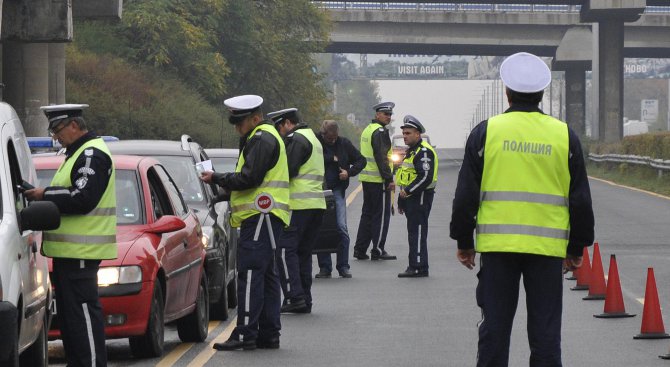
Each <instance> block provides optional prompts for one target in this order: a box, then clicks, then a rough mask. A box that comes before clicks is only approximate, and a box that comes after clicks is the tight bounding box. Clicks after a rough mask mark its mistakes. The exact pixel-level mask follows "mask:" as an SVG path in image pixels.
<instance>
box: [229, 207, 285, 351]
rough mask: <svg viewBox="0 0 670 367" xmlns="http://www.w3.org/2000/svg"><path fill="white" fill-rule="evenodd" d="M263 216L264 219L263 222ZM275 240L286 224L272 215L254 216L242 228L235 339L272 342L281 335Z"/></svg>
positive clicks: (238, 265) (245, 221) (238, 254)
mask: <svg viewBox="0 0 670 367" xmlns="http://www.w3.org/2000/svg"><path fill="white" fill-rule="evenodd" d="M261 215H263V216H264V218H263V219H262V222H260V221H261ZM268 218H269V221H270V223H271V228H272V234H273V235H274V236H273V237H274V238H277V237H278V236H279V233H281V229H282V227H283V226H284V222H282V221H281V219H279V218H277V217H275V216H274V215H272V214H269V215H267V216H266V215H264V214H259V215H254V216H252V217H249V218H247V219H245V220H244V221H243V222H242V225H241V227H240V238H239V244H238V248H237V299H238V306H237V326H236V327H235V330H233V332H232V334H231V338H232V339H236V340H242V341H244V340H256V339H266V340H267V339H270V338H275V337H278V336H279V330H281V321H280V319H279V309H280V308H281V290H280V287H279V276H278V275H277V267H276V266H275V260H274V250H273V248H272V243H273V242H274V241H275V240H274V238H273V237H271V234H270V230H269V229H268Z"/></svg>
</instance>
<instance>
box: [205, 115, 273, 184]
mask: <svg viewBox="0 0 670 367" xmlns="http://www.w3.org/2000/svg"><path fill="white" fill-rule="evenodd" d="M262 123H263V124H264V123H267V122H265V121H264V122H262ZM272 128H273V129H274V127H272ZM252 131H253V130H252ZM249 134H251V131H250V132H249ZM249 134H247V135H245V136H243V137H242V138H240V154H241V155H242V156H243V157H244V165H243V166H242V169H241V171H240V172H226V173H218V172H214V174H213V175H212V182H214V183H216V184H218V185H219V186H221V187H223V188H224V189H226V190H227V191H241V190H247V189H251V188H254V187H258V186H260V185H261V184H262V183H263V179H264V178H265V174H266V173H267V172H268V171H269V170H270V169H272V168H273V167H274V166H275V165H276V164H277V161H278V160H279V141H277V139H276V138H275V137H274V136H273V135H272V134H270V133H268V132H267V131H263V130H258V131H256V134H254V136H252V137H251V139H249V140H247V138H248V137H249Z"/></svg>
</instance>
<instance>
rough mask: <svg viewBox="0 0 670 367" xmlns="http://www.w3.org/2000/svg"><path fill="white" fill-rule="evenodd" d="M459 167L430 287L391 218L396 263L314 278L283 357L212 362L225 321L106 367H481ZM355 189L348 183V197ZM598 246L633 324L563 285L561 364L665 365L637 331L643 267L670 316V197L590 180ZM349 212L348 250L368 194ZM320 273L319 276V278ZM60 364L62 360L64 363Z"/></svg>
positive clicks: (655, 345)
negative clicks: (409, 272) (463, 249)
mask: <svg viewBox="0 0 670 367" xmlns="http://www.w3.org/2000/svg"><path fill="white" fill-rule="evenodd" d="M457 174H458V167H456V166H454V165H451V166H449V167H445V168H443V169H441V170H440V176H439V177H440V180H439V184H438V189H437V194H436V196H435V201H434V203H433V211H432V213H431V217H430V225H431V226H430V231H429V253H430V277H429V278H419V279H399V278H397V277H396V274H397V273H398V272H400V271H403V270H404V269H405V267H406V266H407V242H406V241H407V240H406V238H407V234H406V227H405V226H406V221H405V218H404V217H402V216H399V215H396V216H394V217H392V218H391V226H390V230H389V236H388V241H387V242H388V243H387V250H389V252H391V253H393V254H395V255H398V260H396V261H376V262H372V261H369V260H368V261H360V260H351V271H352V273H353V278H352V279H340V278H333V279H315V280H314V285H313V295H314V308H313V312H312V314H309V315H284V316H282V337H281V349H279V350H256V351H248V352H215V351H214V350H213V349H211V344H212V343H213V342H214V341H223V340H225V339H226V338H227V336H228V335H229V333H230V331H231V330H232V325H231V324H230V322H222V323H217V322H213V323H212V324H211V328H210V336H209V338H208V340H207V343H202V344H181V343H180V342H179V339H178V337H177V333H176V330H175V329H174V328H170V329H169V330H167V331H166V336H165V339H166V354H165V356H164V357H163V358H162V359H148V360H136V359H133V358H132V356H131V355H130V350H129V348H128V346H127V341H126V340H116V341H109V342H108V349H109V359H110V363H109V365H110V366H155V365H156V366H262V365H266V366H291V367H300V366H309V367H313V366H341V365H350V366H455V367H460V366H474V365H475V359H476V352H477V322H478V321H479V320H480V312H479V309H478V308H477V306H476V304H475V287H476V284H477V279H476V271H475V270H472V271H470V270H467V269H466V268H464V267H463V266H461V265H460V264H459V263H458V262H457V261H456V260H455V249H456V245H455V242H454V241H452V240H451V239H449V237H448V234H449V221H450V215H451V200H452V197H453V192H454V189H455V181H456V177H457ZM357 186H358V183H356V182H352V188H351V189H350V190H349V194H350V195H351V193H352V192H355V191H356V190H355V188H356V187H357ZM591 188H592V192H593V200H594V209H595V213H596V232H597V237H596V238H597V240H598V241H599V243H600V246H601V252H602V260H603V264H604V267H605V274H607V272H608V267H609V255H610V254H612V253H616V255H617V261H618V268H619V276H620V279H621V284H622V290H623V294H624V301H625V305H626V310H627V311H628V312H630V313H636V314H637V316H636V317H633V318H626V319H596V318H594V317H593V315H594V314H599V313H602V312H603V301H584V300H582V297H583V296H585V295H586V293H585V292H580V291H571V290H569V288H570V287H571V286H573V285H574V281H568V280H566V281H565V283H564V286H565V287H564V289H565V290H564V309H563V343H562V347H563V362H564V365H565V366H586V365H588V366H593V367H598V366H603V367H613V366H667V365H670V361H664V360H661V359H659V358H658V355H659V354H666V353H668V348H669V346H670V340H667V339H665V340H664V339H660V340H633V335H635V334H638V333H639V332H640V326H641V320H642V307H643V306H642V303H641V301H642V300H643V298H644V295H645V282H646V276H647V268H648V267H653V268H654V270H655V276H656V281H657V287H658V292H659V299H660V303H661V306H664V305H665V306H666V308H665V310H666V311H664V312H663V316H664V319H665V320H666V322H667V320H669V319H670V314H668V312H667V310H670V306H667V305H669V304H670V287H667V284H669V283H670V219H669V217H670V198H667V197H662V196H658V195H654V194H650V193H645V192H641V191H637V190H632V189H629V188H625V187H621V186H616V185H613V184H610V183H607V182H603V181H600V180H596V179H592V180H591ZM350 197H352V198H353V200H352V201H351V204H350V206H349V209H348V222H349V230H350V233H351V236H352V246H353V241H354V239H355V234H356V231H357V228H358V218H359V215H360V209H361V205H362V195H357V196H355V197H354V196H350ZM317 271H318V268H317V267H316V261H315V270H314V272H315V273H316V272H317ZM525 317H526V313H525V305H524V300H523V291H522V295H521V299H520V302H519V309H518V311H517V317H516V320H515V324H514V331H513V335H512V346H511V352H510V366H523V365H528V362H527V361H528V357H529V350H528V345H527V341H526V340H527V334H526V331H525ZM50 356H51V358H52V362H54V365H64V361H63V359H62V347H61V345H60V343H59V342H51V343H50ZM59 357H61V358H59Z"/></svg>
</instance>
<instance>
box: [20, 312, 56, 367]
mask: <svg viewBox="0 0 670 367" xmlns="http://www.w3.org/2000/svg"><path fill="white" fill-rule="evenodd" d="M43 319H44V320H43V321H42V322H43V323H42V328H41V329H40V335H39V336H38V337H37V339H36V340H35V342H34V343H33V344H32V345H31V346H30V347H28V349H26V350H25V351H24V352H23V353H21V356H20V357H19V363H20V365H21V366H30V367H47V366H48V365H49V337H48V335H47V334H48V333H49V329H48V325H49V313H48V312H44V317H43Z"/></svg>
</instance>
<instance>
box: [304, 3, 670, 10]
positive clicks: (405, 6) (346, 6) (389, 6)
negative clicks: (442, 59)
mask: <svg viewBox="0 0 670 367" xmlns="http://www.w3.org/2000/svg"><path fill="white" fill-rule="evenodd" d="M312 3H314V4H315V5H316V6H317V7H319V8H324V9H333V10H424V11H452V12H458V11H463V12H465V11H473V12H476V11H481V12H560V13H578V12H579V10H580V9H581V5H560V4H495V3H488V4H486V3H472V4H467V3H466V4H464V3H449V2H445V3H420V2H389V1H367V2H362V1H355V2H353V1H312ZM645 13H670V6H648V7H647V8H646V10H645Z"/></svg>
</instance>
